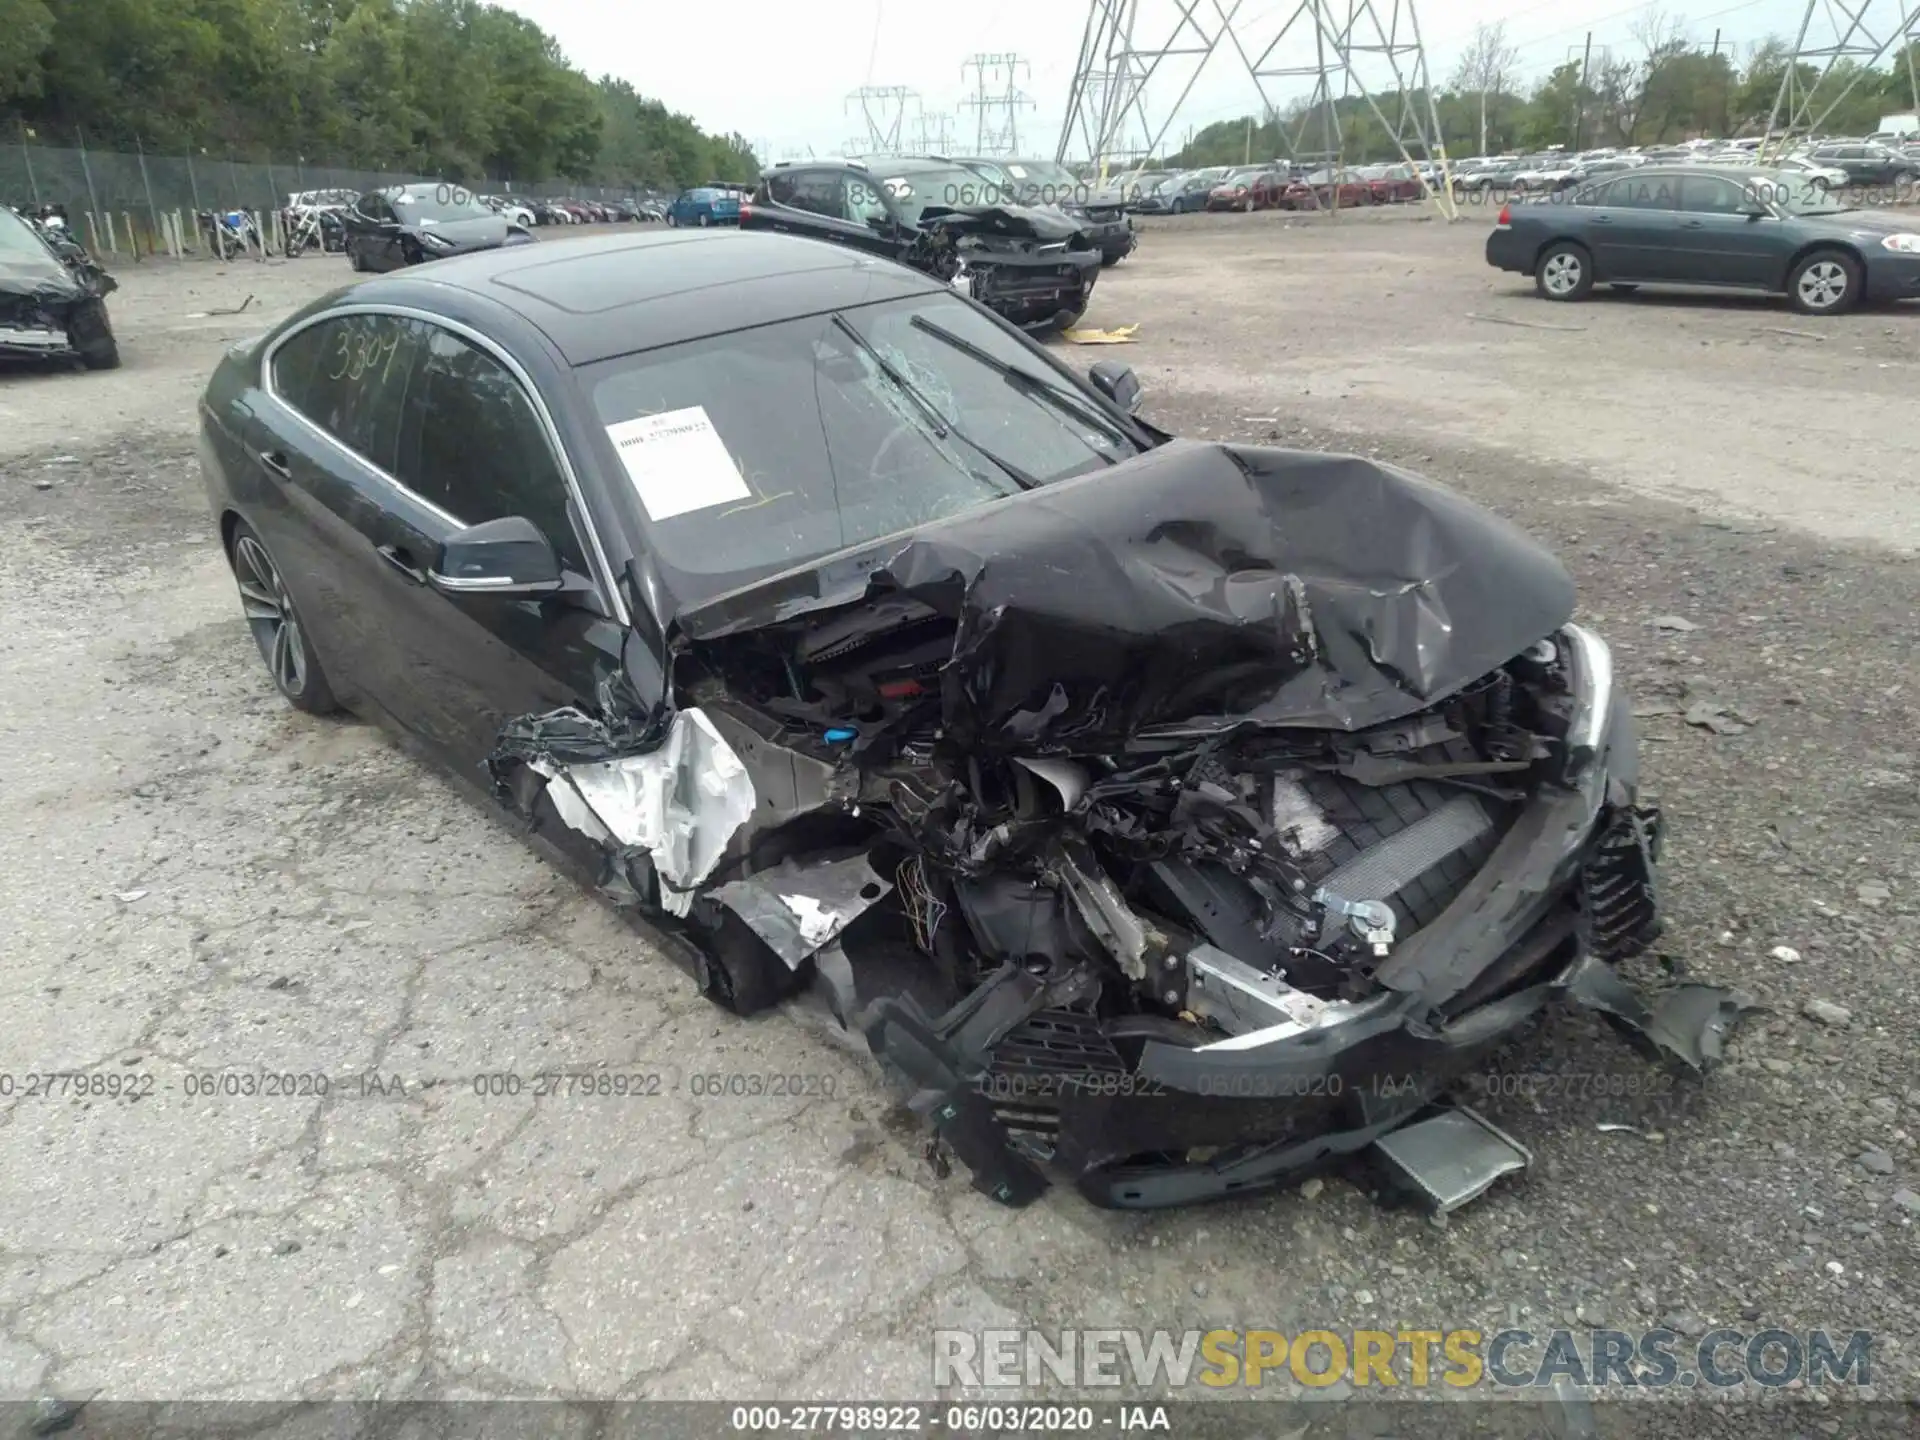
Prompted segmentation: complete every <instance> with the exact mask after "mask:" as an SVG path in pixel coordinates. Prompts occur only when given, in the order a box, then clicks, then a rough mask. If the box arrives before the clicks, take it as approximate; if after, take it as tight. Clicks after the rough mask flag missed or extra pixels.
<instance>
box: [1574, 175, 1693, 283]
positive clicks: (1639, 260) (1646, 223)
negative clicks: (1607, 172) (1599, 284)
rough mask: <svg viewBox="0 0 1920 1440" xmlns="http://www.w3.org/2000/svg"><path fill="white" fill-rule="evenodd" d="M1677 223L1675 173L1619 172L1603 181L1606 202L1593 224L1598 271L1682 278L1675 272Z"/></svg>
mask: <svg viewBox="0 0 1920 1440" xmlns="http://www.w3.org/2000/svg"><path fill="white" fill-rule="evenodd" d="M1679 224H1680V177H1679V176H1678V175H1676V174H1673V173H1670V172H1666V171H1659V172H1655V173H1653V174H1639V173H1629V174H1626V175H1622V176H1619V177H1618V178H1616V179H1615V180H1613V181H1612V182H1611V183H1610V184H1609V185H1608V186H1607V194H1606V204H1605V205H1604V206H1602V207H1601V208H1600V209H1599V211H1598V212H1597V213H1596V214H1595V215H1594V217H1593V222H1592V226H1591V233H1592V234H1593V235H1594V237H1595V259H1596V260H1597V261H1598V263H1599V272H1600V274H1601V275H1602V276H1603V277H1604V278H1605V279H1608V280H1653V281H1663V280H1664V281H1681V280H1683V279H1684V278H1685V277H1684V276H1683V275H1680V274H1676V273H1675V270H1676V268H1679V267H1680V261H1679V258H1678V250H1677V242H1676V237H1677V236H1678V234H1679Z"/></svg>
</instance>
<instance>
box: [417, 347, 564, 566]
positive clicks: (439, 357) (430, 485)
mask: <svg viewBox="0 0 1920 1440" xmlns="http://www.w3.org/2000/svg"><path fill="white" fill-rule="evenodd" d="M415 323H416V324H418V325H419V328H420V339H419V341H418V342H417V343H418V347H419V352H420V353H419V356H418V358H417V360H416V363H415V365H414V370H413V376H412V380H411V383H410V387H409V392H408V396H407V406H406V415H405V419H404V421H403V422H402V424H401V425H400V432H399V454H398V457H397V459H396V462H395V468H394V474H395V476H396V477H397V478H398V479H399V481H400V483H401V484H403V485H405V486H406V487H407V488H408V489H409V490H411V491H413V492H414V493H415V494H416V495H419V496H421V497H423V498H424V499H427V500H430V501H432V502H433V504H435V505H437V506H439V507H440V508H441V509H442V510H444V511H446V512H447V514H449V515H451V516H453V517H454V518H455V519H457V520H458V521H459V522H460V523H461V524H463V525H479V524H482V523H484V522H485V521H488V520H503V519H505V518H506V517H507V516H509V515H520V516H524V517H525V518H526V519H528V520H531V521H532V522H533V523H534V524H535V525H537V526H538V527H539V528H540V529H541V531H543V532H544V533H545V535H546V537H547V538H548V539H549V540H551V541H552V542H553V548H554V549H555V550H556V551H558V552H559V555H560V559H561V563H562V564H564V565H566V566H567V567H568V568H569V569H571V570H573V571H575V572H576V573H578V574H581V575H590V574H591V573H592V572H591V571H590V570H589V569H588V568H587V562H586V557H585V554H584V551H583V549H582V547H581V545H580V542H579V539H578V537H577V536H576V535H575V533H574V526H573V521H572V519H571V518H570V515H569V510H568V505H567V482H566V477H565V476H564V475H563V474H562V472H561V470H560V464H559V461H558V460H557V459H556V458H555V456H554V453H553V447H552V446H551V445H550V444H549V443H548V440H547V431H546V427H545V426H544V425H542V424H541V423H540V417H539V414H538V412H537V411H535V409H534V408H533V402H532V401H531V400H529V399H528V398H527V394H526V392H525V391H524V390H522V389H521V388H520V382H519V381H518V380H516V379H514V377H513V375H512V374H511V373H510V372H509V371H508V370H507V369H506V367H505V366H503V365H501V364H500V362H499V361H497V360H495V359H494V358H493V357H492V356H491V355H489V354H487V353H486V352H485V351H483V350H481V349H479V348H477V347H476V346H473V345H470V344H468V343H467V342H466V341H465V340H462V339H461V338H460V337H459V336H457V335H454V334H451V333H450V332H448V331H446V330H442V329H441V328H440V327H438V326H437V325H428V324H426V323H425V322H415Z"/></svg>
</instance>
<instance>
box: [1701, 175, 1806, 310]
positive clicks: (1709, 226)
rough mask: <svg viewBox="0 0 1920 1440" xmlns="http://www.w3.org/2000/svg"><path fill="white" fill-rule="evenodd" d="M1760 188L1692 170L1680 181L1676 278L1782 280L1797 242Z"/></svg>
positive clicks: (1764, 283)
mask: <svg viewBox="0 0 1920 1440" xmlns="http://www.w3.org/2000/svg"><path fill="white" fill-rule="evenodd" d="M1761 208H1764V207H1763V205H1762V197H1761V195H1760V194H1758V193H1757V192H1755V191H1750V190H1747V189H1746V188H1744V187H1742V186H1740V185H1737V184H1735V183H1734V182H1733V181H1731V180H1727V179H1724V178H1723V177H1721V176H1719V175H1688V176H1685V177H1684V178H1683V179H1682V180H1681V182H1680V216H1679V222H1680V228H1679V230H1678V232H1677V233H1676V235H1675V239H1674V249H1673V268H1674V271H1675V276H1674V278H1675V279H1682V280H1687V281H1689V282H1691V283H1693V284H1698V285H1737V286H1743V287H1752V288H1756V289H1764V288H1768V287H1771V286H1777V285H1779V284H1780V283H1781V278H1782V276H1783V274H1784V273H1785V270H1786V261H1787V255H1788V253H1789V251H1790V250H1791V248H1792V247H1791V245H1790V244H1789V243H1787V242H1786V240H1785V239H1784V237H1783V235H1782V230H1783V222H1782V221H1781V220H1780V218H1779V217H1778V216H1776V215H1773V214H1771V213H1768V214H1765V215H1758V216H1756V215H1754V214H1753V213H1752V212H1753V211H1755V210H1756V209H1761Z"/></svg>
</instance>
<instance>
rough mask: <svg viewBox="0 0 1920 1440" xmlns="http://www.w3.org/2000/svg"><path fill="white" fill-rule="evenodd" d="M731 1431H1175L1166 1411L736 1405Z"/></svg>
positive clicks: (1012, 1406)
mask: <svg viewBox="0 0 1920 1440" xmlns="http://www.w3.org/2000/svg"><path fill="white" fill-rule="evenodd" d="M727 1428H728V1429H729V1430H732V1431H740V1432H746V1433H773V1432H780V1433H793V1432H804V1433H807V1434H842V1435H911V1434H919V1433H922V1432H927V1431H931V1432H934V1433H946V1434H955V1435H983V1434H984V1435H997V1434H1049V1435H1058V1434H1091V1433H1093V1432H1095V1431H1108V1432H1111V1431H1115V1430H1126V1431H1131V1430H1150V1431H1163V1432H1164V1431H1170V1430H1172V1428H1173V1425H1172V1421H1171V1420H1170V1418H1169V1417H1168V1414H1167V1407H1166V1406H1164V1405H1151V1404H1148V1405H1141V1404H1125V1405H1058V1404H1012V1403H1009V1404H995V1403H988V1404H980V1403H977V1402H976V1403H969V1404H957V1405H952V1404H949V1405H942V1404H926V1405H867V1404H858V1403H856V1404H843V1405H835V1404H818V1403H808V1404H772V1405H735V1406H734V1407H733V1409H732V1411H731V1413H730V1414H729V1416H728V1420H727Z"/></svg>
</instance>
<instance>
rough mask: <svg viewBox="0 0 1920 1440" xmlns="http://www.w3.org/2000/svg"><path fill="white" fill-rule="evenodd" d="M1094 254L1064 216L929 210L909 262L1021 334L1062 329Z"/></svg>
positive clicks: (1096, 263) (1080, 297)
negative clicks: (1009, 323) (1017, 328)
mask: <svg viewBox="0 0 1920 1440" xmlns="http://www.w3.org/2000/svg"><path fill="white" fill-rule="evenodd" d="M1101 254H1102V252H1101V249H1100V247H1099V246H1098V245H1096V244H1095V243H1094V242H1093V240H1092V239H1091V238H1090V237H1089V236H1088V235H1087V233H1086V231H1085V230H1084V229H1083V228H1082V227H1081V225H1080V224H1079V223H1078V222H1077V221H1074V220H1072V219H1070V218H1068V217H1067V216H1065V215H1062V214H1055V213H1053V212H1049V211H1045V210H1037V209H1030V208H1026V207H1022V206H998V205H994V206H971V207H967V208H965V209H960V208H953V207H947V206H930V207H928V208H927V209H926V210H925V211H924V212H923V213H922V215H921V219H920V236H919V238H918V239H917V240H916V241H915V243H914V245H913V247H912V249H911V250H910V252H909V253H908V256H907V258H908V260H909V261H910V263H912V264H914V265H916V266H917V267H919V268H920V269H923V270H926V271H928V272H929V273H931V274H934V275H937V276H939V277H940V278H941V279H942V280H945V281H946V282H947V283H948V284H950V285H952V286H953V287H954V288H955V289H956V290H959V291H960V292H961V293H963V294H965V295H969V296H971V297H972V298H973V299H975V300H978V301H979V302H980V303H981V304H982V305H985V306H986V307H987V308H988V309H989V310H992V311H993V312H994V313H995V314H996V315H999V316H1001V317H1002V318H1004V319H1006V320H1009V321H1011V322H1012V323H1013V324H1015V325H1018V326H1020V327H1021V328H1022V329H1024V330H1033V331H1045V330H1058V329H1064V328H1066V327H1068V326H1070V325H1072V324H1074V323H1075V322H1076V321H1078V320H1079V318H1080V317H1081V316H1082V315H1083V314H1085V313H1086V309H1087V305H1088V304H1089V303H1090V301H1091V299H1092V295H1093V284H1094V281H1095V280H1096V279H1098V278H1099V274H1100V262H1101Z"/></svg>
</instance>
